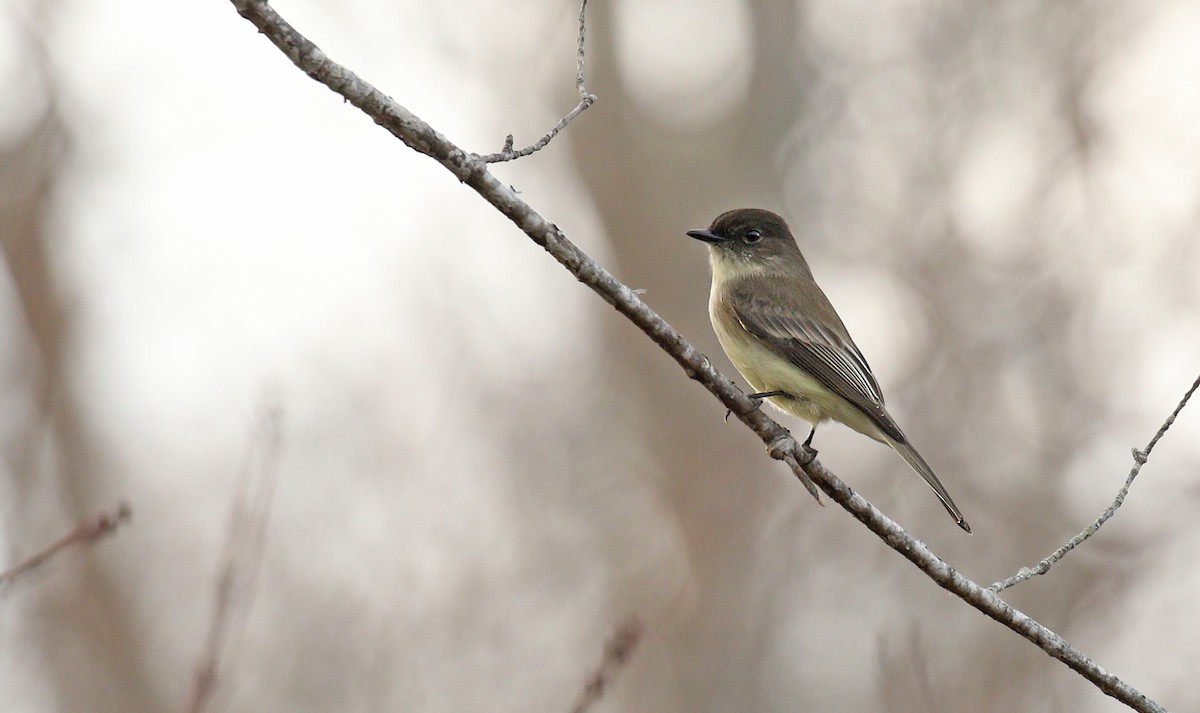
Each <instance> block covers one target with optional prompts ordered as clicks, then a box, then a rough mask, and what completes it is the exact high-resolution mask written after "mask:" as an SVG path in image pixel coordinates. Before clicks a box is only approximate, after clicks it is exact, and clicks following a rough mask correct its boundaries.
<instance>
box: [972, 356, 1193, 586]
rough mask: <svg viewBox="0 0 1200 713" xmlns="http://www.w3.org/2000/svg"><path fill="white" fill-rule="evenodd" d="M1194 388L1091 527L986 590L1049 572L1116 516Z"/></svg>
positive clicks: (1135, 458) (1139, 455) (1135, 457)
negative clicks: (1155, 447) (1134, 482)
mask: <svg viewBox="0 0 1200 713" xmlns="http://www.w3.org/2000/svg"><path fill="white" fill-rule="evenodd" d="M1197 387H1200V376H1197V377H1196V380H1195V381H1193V382H1192V387H1191V388H1190V389H1188V390H1187V393H1186V394H1184V395H1183V398H1182V399H1180V401H1179V404H1178V405H1177V406H1176V407H1175V410H1174V411H1172V412H1171V415H1170V416H1167V420H1166V421H1163V425H1162V426H1160V427H1159V428H1158V432H1157V433H1155V434H1154V438H1151V439H1150V442H1149V443H1148V444H1146V449H1145V450H1141V451H1139V450H1138V449H1136V448H1134V449H1133V468H1132V469H1130V471H1129V475H1128V477H1126V478H1125V484H1124V485H1123V486H1121V489H1120V490H1119V491H1117V497H1116V498H1115V499H1114V500H1113V502H1112V505H1109V506H1108V507H1107V508H1106V509H1105V510H1104V512H1102V513H1100V517H1098V518H1096V519H1095V520H1094V521H1093V522H1092V524H1090V525H1088V526H1087V527H1085V528H1084V529H1083V531H1082V532H1080V533H1079V534H1078V535H1075V536H1074V537H1072V538H1071V539H1070V540H1068V541H1067V543H1066V544H1065V545H1063V546H1062V547H1059V548H1058V549H1057V550H1055V551H1054V552H1052V553H1050V555H1049V556H1047V557H1046V558H1045V559H1043V560H1042V561H1041V562H1038V563H1037V564H1036V565H1035V566H1033V567H1022V568H1021V569H1020V570H1019V571H1018V572H1017V573H1016V574H1014V575H1013V576H1011V577H1009V578H1008V579H1005V580H1002V581H1000V582H996V583H995V584H993V585H992V586H990V587H988V589H989V590H990V591H993V592H1002V591H1004V590H1005V589H1008V588H1009V587H1011V586H1013V585H1015V584H1020V583H1021V582H1024V581H1025V580H1028V579H1033V578H1034V577H1037V576H1038V575H1042V574H1045V573H1047V572H1049V571H1050V568H1051V567H1052V566H1054V563H1055V562H1058V561H1059V560H1060V559H1062V558H1063V557H1066V556H1067V553H1068V552H1070V551H1071V550H1073V549H1075V548H1076V547H1077V546H1079V545H1080V544H1082V543H1083V542H1085V541H1086V540H1087V539H1088V538H1090V537H1091V536H1092V535H1094V534H1096V533H1097V532H1099V530H1100V527H1101V526H1102V525H1103V524H1104V523H1106V522H1108V519H1109V518H1110V517H1112V516H1113V515H1115V514H1116V513H1117V510H1118V509H1119V508H1120V507H1121V505H1123V504H1124V503H1125V496H1126V495H1128V494H1129V488H1130V486H1132V485H1133V480H1134V478H1137V477H1138V473H1140V472H1142V466H1143V465H1145V464H1146V461H1147V460H1149V459H1150V451H1152V450H1154V446H1155V445H1156V444H1157V443H1158V440H1159V439H1160V438H1162V437H1163V436H1164V435H1165V434H1166V432H1167V429H1169V428H1170V427H1171V425H1172V424H1174V423H1175V418H1176V417H1177V416H1178V415H1179V412H1180V411H1182V410H1183V407H1184V406H1187V402H1188V400H1189V399H1191V398H1192V394H1194V393H1196V388H1197Z"/></svg>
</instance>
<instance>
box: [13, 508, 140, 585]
mask: <svg viewBox="0 0 1200 713" xmlns="http://www.w3.org/2000/svg"><path fill="white" fill-rule="evenodd" d="M132 514H133V513H132V511H131V510H130V509H129V505H127V504H126V503H118V504H117V507H116V508H115V509H113V510H103V511H101V512H99V513H97V514H96V515H95V516H93V517H92V518H90V519H88V520H84V521H83V522H81V523H79V524H78V525H76V526H75V529H74V530H71V531H70V532H68V533H67V534H66V535H63V536H62V537H60V538H59V539H58V540H56V541H54V542H53V543H52V544H51V545H50V546H49V547H46V548H45V549H43V550H42V551H40V552H37V553H36V554H33V555H31V556H29V557H27V558H25V559H24V560H22V561H21V562H18V563H17V564H15V565H13V566H12V567H9V568H8V569H6V570H4V571H3V572H0V595H3V594H4V593H5V592H7V591H8V590H9V588H11V587H12V586H13V585H14V584H16V583H17V580H19V579H21V578H22V577H24V576H25V575H27V574H29V573H30V572H32V571H34V570H35V569H37V568H38V567H41V566H42V565H44V564H46V562H48V561H49V560H50V559H51V558H52V557H54V556H55V555H57V554H58V553H59V552H62V551H63V550H65V549H67V548H69V547H73V546H75V545H78V544H83V543H91V542H95V541H96V540H99V539H100V538H102V537H104V536H105V535H110V534H112V533H114V532H116V531H117V528H118V527H120V526H121V525H122V524H123V523H126V522H129V519H130V517H131V516H132Z"/></svg>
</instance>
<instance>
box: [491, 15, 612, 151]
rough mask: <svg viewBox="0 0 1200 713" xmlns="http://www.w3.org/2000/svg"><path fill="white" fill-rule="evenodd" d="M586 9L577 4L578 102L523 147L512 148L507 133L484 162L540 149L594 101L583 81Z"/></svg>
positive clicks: (576, 54)
mask: <svg viewBox="0 0 1200 713" xmlns="http://www.w3.org/2000/svg"><path fill="white" fill-rule="evenodd" d="M586 10H587V0H583V1H582V2H581V3H580V4H579V41H578V45H577V47H576V49H575V88H576V89H577V90H579V103H578V104H576V105H575V108H574V109H572V110H571V112H570V113H569V114H567V115H566V116H564V117H563V118H562V119H560V120H559V122H558V123H557V124H555V125H554V128H552V129H550V131H549V132H547V133H546V135H545V136H543V137H542V138H540V139H538V142H537V143H535V144H531V145H529V146H526V147H525V148H523V149H519V150H514V149H513V135H512V134H509V135H508V136H507V137H506V138H505V139H504V148H502V149H500V152H499V153H493V154H488V155H487V156H482V157H481V158H482V159H483V160H484V162H485V163H500V162H502V161H512V160H513V159H518V158H523V157H525V156H528V155H530V154H532V153H535V152H537V151H541V150H542V149H544V148H545V147H546V144H549V143H550V141H551V139H553V138H554V137H555V136H557V135H558V132H560V131H562V130H563V129H565V128H567V124H570V123H571V122H572V121H574V120H575V117H577V116H579V115H580V114H582V113H583V112H584V111H585V110H587V108H588V107H590V106H591V105H592V104H595V103H596V95H595V94H592V93H591V92H589V91H588V90H587V85H586V84H585V83H584V81H583V47H584V34H585V33H584V28H585V24H584V13H585V11H586Z"/></svg>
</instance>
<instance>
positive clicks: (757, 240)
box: [687, 208, 971, 533]
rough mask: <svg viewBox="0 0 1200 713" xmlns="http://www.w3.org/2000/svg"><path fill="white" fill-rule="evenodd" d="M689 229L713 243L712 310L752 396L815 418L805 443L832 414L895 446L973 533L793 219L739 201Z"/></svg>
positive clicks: (690, 233)
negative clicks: (890, 401)
mask: <svg viewBox="0 0 1200 713" xmlns="http://www.w3.org/2000/svg"><path fill="white" fill-rule="evenodd" d="M687 235H688V236H689V237H692V238H695V239H697V240H700V241H703V242H704V243H707V245H708V253H709V261H710V264H711V265H712V290H711V292H710V294H709V303H708V311H709V317H710V319H711V320H712V326H713V331H714V332H716V335H717V340H718V341H719V342H720V343H721V347H722V348H723V349H724V350H725V354H726V355H728V356H729V360H730V361H731V362H733V365H734V366H735V367H736V368H737V370H738V371H739V372H740V373H741V375H742V376H743V377H744V378H745V379H746V381H747V382H749V384H750V386H751V387H752V388H753V389H754V393H751V394H749V396H750V398H752V399H754V400H756V401H758V402H760V403H761V401H762V400H766V401H767V402H768V403H770V404H771V405H772V406H775V407H776V408H778V409H779V410H781V411H783V412H785V413H788V414H791V415H793V416H798V417H800V418H801V419H803V420H805V421H807V422H808V423H809V424H811V426H812V430H810V431H809V434H808V438H807V439H806V440H805V441H804V446H805V447H806V448H811V444H812V439H813V436H814V435H815V434H816V430H817V425H818V424H820V423H822V422H823V421H826V420H833V421H837V422H839V423H842V424H844V425H846V426H849V427H850V428H852V429H854V430H855V431H858V432H859V433H861V434H863V435H865V436H868V437H870V438H872V439H874V440H876V441H879V442H881V443H884V444H886V445H888V446H891V448H892V449H893V450H895V451H896V452H897V453H899V454H900V456H901V457H903V458H904V460H905V461H906V462H907V463H908V465H909V466H910V467H911V468H912V469H913V470H914V471H916V473H917V474H918V475H920V476H921V478H922V479H924V481H925V482H926V483H927V484H928V485H929V487H930V488H932V489H933V492H934V493H935V494H936V495H937V497H938V499H939V500H940V501H941V503H942V506H943V507H945V508H946V511H947V512H948V513H950V516H951V517H952V518H954V522H955V523H956V524H957V525H958V526H959V527H961V528H962V529H963V530H965V531H967V532H968V533H970V532H971V526H970V525H969V524H967V521H966V519H965V518H964V517H963V514H962V511H961V510H959V508H958V506H957V505H955V503H954V500H953V499H952V498H951V497H950V493H948V492H947V491H946V488H945V487H944V486H943V485H942V483H941V481H940V480H938V477H937V475H935V474H934V472H933V468H931V467H930V466H929V464H928V463H927V462H926V461H925V459H924V458H922V457H921V454H920V453H918V452H917V449H916V448H915V447H913V445H912V443H911V442H910V441H909V439H908V437H907V436H905V435H904V432H903V431H901V430H900V427H899V426H898V425H897V424H896V421H895V419H893V418H892V417H891V415H890V414H889V413H888V411H887V408H886V407H885V406H884V400H883V391H882V390H881V389H880V387H879V382H878V381H876V379H875V375H874V374H873V373H872V372H871V367H870V366H869V365H868V364H867V360H866V358H865V357H863V355H862V352H861V351H859V349H858V347H857V346H856V345H855V344H854V340H853V339H851V338H850V332H849V331H848V330H847V329H846V326H845V325H844V324H843V323H842V320H841V318H840V317H838V314H837V312H836V311H835V310H834V308H833V305H832V304H831V303H830V302H829V298H827V297H826V296H825V293H824V292H823V291H822V290H821V288H820V287H819V286H818V285H817V283H816V280H815V279H814V278H813V274H812V271H811V270H810V269H809V267H808V262H807V261H805V259H804V255H803V254H801V252H800V248H799V246H798V245H797V244H796V240H795V238H793V237H792V232H791V230H790V229H789V228H788V225H787V222H786V221H785V220H784V219H783V218H781V217H780V216H778V215H776V214H775V213H772V212H771V211H767V210H761V209H758V208H739V209H736V210H731V211H727V212H725V213H722V214H721V215H719V216H717V218H716V220H714V221H713V222H712V224H711V225H710V226H709V227H708V228H707V229H704V230H689V231H687Z"/></svg>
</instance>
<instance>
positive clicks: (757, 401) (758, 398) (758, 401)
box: [725, 391, 792, 423]
mask: <svg viewBox="0 0 1200 713" xmlns="http://www.w3.org/2000/svg"><path fill="white" fill-rule="evenodd" d="M772 396H785V397H787V398H791V396H792V395H791V394H789V393H788V392H786V391H755V392H754V393H752V394H746V398H748V399H750V400H752V401H753V402H754V407H753V408H751V409H750V411H753V410H754V409H757V408H759V407H760V406H762V402H763V399H768V398H771V397H772ZM750 411H747V412H746V413H749V412H750ZM732 413H733V409H731V408H730V409H725V423H729V416H730V415H731V414H732Z"/></svg>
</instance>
